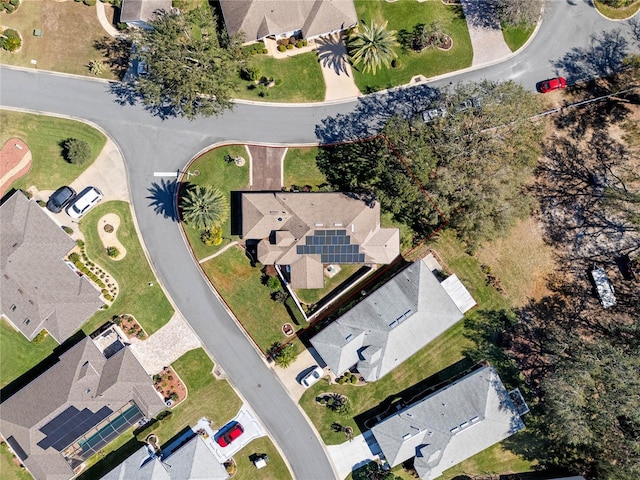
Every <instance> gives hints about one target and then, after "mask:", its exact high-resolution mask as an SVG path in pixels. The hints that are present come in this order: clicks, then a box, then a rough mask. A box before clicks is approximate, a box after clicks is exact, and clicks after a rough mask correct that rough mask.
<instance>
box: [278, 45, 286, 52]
mask: <svg viewBox="0 0 640 480" xmlns="http://www.w3.org/2000/svg"><path fill="white" fill-rule="evenodd" d="M286 49H287V47H285V46H284V45H278V51H279V52H284V51H285V50H286Z"/></svg>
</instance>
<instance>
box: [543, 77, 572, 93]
mask: <svg viewBox="0 0 640 480" xmlns="http://www.w3.org/2000/svg"><path fill="white" fill-rule="evenodd" d="M566 86H567V81H566V80H565V78H564V77H556V78H550V79H549V80H545V81H544V82H541V83H540V87H539V88H540V92H542V93H547V92H551V91H553V90H560V89H562V88H565V87H566Z"/></svg>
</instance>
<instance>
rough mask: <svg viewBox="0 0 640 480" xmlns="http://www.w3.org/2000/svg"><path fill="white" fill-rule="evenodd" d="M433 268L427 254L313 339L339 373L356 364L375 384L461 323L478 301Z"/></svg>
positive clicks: (453, 277) (456, 281) (453, 279)
mask: <svg viewBox="0 0 640 480" xmlns="http://www.w3.org/2000/svg"><path fill="white" fill-rule="evenodd" d="M434 270H441V267H440V265H439V264H438V263H437V261H436V260H435V258H434V257H433V255H431V254H429V255H427V256H426V257H425V258H423V259H420V260H418V261H416V262H414V263H412V264H411V265H409V266H408V267H406V268H405V269H404V270H402V271H401V272H399V273H398V274H396V275H395V276H394V277H393V278H392V279H390V280H389V281H388V282H387V283H385V284H384V285H382V286H381V287H380V288H378V289H377V290H375V291H374V292H373V293H371V294H370V295H369V296H367V297H366V298H365V299H363V300H362V301H361V302H360V303H358V304H357V305H356V306H355V307H353V308H352V309H351V310H349V311H348V312H347V313H345V314H344V315H342V316H341V317H339V318H338V319H336V321H335V322H333V323H332V324H331V325H329V326H328V327H326V328H324V329H323V330H321V331H320V332H319V333H317V334H316V335H315V336H314V337H312V338H311V344H312V345H313V347H314V348H315V349H316V351H317V352H318V354H319V355H320V356H321V357H322V359H323V360H324V361H325V362H326V364H327V365H328V366H329V368H330V369H331V370H332V371H333V372H334V373H335V374H336V375H340V374H341V373H342V372H345V371H346V370H348V369H350V368H351V367H354V366H355V367H356V368H357V370H358V372H360V374H361V375H362V376H363V377H364V379H365V380H366V381H367V382H373V381H375V380H378V379H379V378H381V377H383V376H384V375H386V374H387V373H389V372H390V371H391V370H393V369H394V368H396V367H397V366H398V365H400V364H401V363H402V362H404V361H405V360H407V359H408V358H409V357H410V356H411V355H413V354H414V353H416V352H418V351H419V350H421V349H422V348H424V346H425V345H427V344H428V343H430V342H432V341H433V340H434V339H435V338H436V337H438V336H439V335H441V334H442V333H444V332H445V331H446V330H448V329H449V328H451V327H452V326H453V325H454V324H456V323H457V322H458V321H459V320H460V319H462V317H463V315H464V313H465V312H466V311H467V310H469V309H471V308H472V307H473V306H475V304H476V302H475V300H474V299H473V297H471V294H470V293H469V292H468V291H467V289H466V288H465V287H464V285H463V284H462V282H460V280H459V279H458V277H457V276H456V275H455V274H453V275H450V276H449V277H447V278H446V279H444V280H442V281H441V280H440V279H439V278H438V276H436V274H435V272H434Z"/></svg>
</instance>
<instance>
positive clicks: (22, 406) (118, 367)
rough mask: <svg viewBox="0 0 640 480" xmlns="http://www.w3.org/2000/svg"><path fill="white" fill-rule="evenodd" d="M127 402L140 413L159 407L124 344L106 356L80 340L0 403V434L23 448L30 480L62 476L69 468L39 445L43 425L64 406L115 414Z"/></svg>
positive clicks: (57, 452) (149, 413)
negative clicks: (53, 363)
mask: <svg viewBox="0 0 640 480" xmlns="http://www.w3.org/2000/svg"><path fill="white" fill-rule="evenodd" d="M130 400H134V401H135V402H136V404H137V406H138V407H139V408H140V410H141V411H142V413H143V414H144V415H145V416H146V417H152V416H154V415H155V414H157V413H158V412H160V411H161V410H162V409H163V408H165V405H164V402H163V401H162V399H161V398H160V396H159V395H158V393H157V392H156V391H155V389H154V388H153V384H152V382H151V379H150V378H149V375H148V374H147V373H146V372H145V370H144V369H143V368H142V365H140V363H139V362H138V361H137V360H136V358H135V357H134V355H133V353H132V352H131V351H130V350H129V349H128V348H124V349H122V350H120V351H119V352H118V353H116V354H115V355H113V356H112V357H110V358H109V359H107V358H105V357H104V356H103V355H102V353H101V352H100V350H99V349H98V348H97V347H96V345H95V344H94V343H93V341H91V339H89V338H85V339H83V340H82V341H80V342H79V343H78V344H77V345H75V346H74V347H72V348H71V349H70V350H68V351H67V352H65V353H64V354H63V355H61V356H60V359H59V361H58V363H56V364H55V365H54V366H52V367H51V368H49V369H48V370H47V371H46V372H44V373H43V374H42V375H40V376H39V377H37V378H36V379H35V380H33V381H32V382H31V383H29V384H28V385H26V386H25V387H24V388H22V389H21V390H19V391H18V392H16V393H15V394H14V395H13V396H11V397H9V398H8V399H7V400H6V401H4V402H3V403H2V404H1V405H0V434H2V436H3V437H5V438H7V437H13V439H14V441H15V442H16V443H17V444H18V445H19V447H20V448H21V449H22V450H23V451H24V454H25V455H26V458H25V459H24V460H23V463H24V464H25V466H26V467H27V468H28V469H29V471H30V472H31V474H32V475H33V476H34V477H35V478H36V480H40V479H47V480H52V479H53V480H57V479H58V478H60V479H63V478H64V479H65V480H66V479H68V478H71V476H72V475H73V471H72V470H71V467H70V466H69V464H68V463H67V462H66V460H65V459H64V457H63V456H62V455H61V453H60V450H58V448H56V446H53V445H51V446H47V445H45V444H44V443H43V440H44V439H45V438H46V437H47V435H45V433H44V432H43V431H42V429H43V426H45V425H47V424H48V423H49V422H50V421H51V420H52V419H54V418H56V417H57V416H58V415H59V414H60V413H62V412H63V411H66V410H68V409H69V408H75V409H77V410H80V411H81V410H84V409H88V411H90V412H94V413H95V412H98V411H99V410H100V409H102V408H104V407H107V408H108V409H109V410H111V411H113V412H115V411H117V410H118V409H120V408H121V407H123V406H125V405H127V403H128V402H129V401H130ZM88 428H90V427H88ZM58 447H59V446H58ZM64 447H66V445H65V446H63V447H62V448H64Z"/></svg>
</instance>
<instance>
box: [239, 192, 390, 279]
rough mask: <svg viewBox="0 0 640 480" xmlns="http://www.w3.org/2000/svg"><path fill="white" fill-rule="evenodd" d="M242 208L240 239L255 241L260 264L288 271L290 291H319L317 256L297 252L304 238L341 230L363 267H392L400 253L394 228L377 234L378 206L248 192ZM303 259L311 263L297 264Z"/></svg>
mask: <svg viewBox="0 0 640 480" xmlns="http://www.w3.org/2000/svg"><path fill="white" fill-rule="evenodd" d="M241 207H242V236H243V238H244V239H245V240H259V243H258V247H257V250H258V261H260V262H261V263H263V264H265V265H269V264H278V265H291V269H292V273H291V283H292V284H293V286H294V288H322V286H323V282H324V277H323V273H322V265H323V262H322V257H321V255H320V254H317V253H315V254H308V253H305V254H299V253H298V252H297V247H298V246H299V245H306V242H307V239H308V237H311V236H313V235H314V232H315V231H318V230H319V231H328V230H345V231H346V235H347V236H348V237H349V241H350V244H351V245H354V246H358V248H359V253H361V254H363V255H364V262H362V263H376V264H386V263H390V262H391V261H392V260H393V259H394V258H396V257H397V256H398V255H399V253H400V233H399V231H398V229H397V228H380V204H379V203H377V202H375V203H373V204H367V203H366V202H364V201H362V200H360V199H357V198H354V197H353V196H350V195H348V194H344V193H336V192H332V193H302V192H301V193H288V192H272V193H262V192H258V193H253V192H246V193H243V194H242V201H241ZM304 256H311V257H313V258H314V260H315V261H314V262H310V261H305V262H303V263H300V259H301V258H302V257H304ZM325 263H326V262H325ZM335 263H340V262H335ZM294 265H295V267H294Z"/></svg>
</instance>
